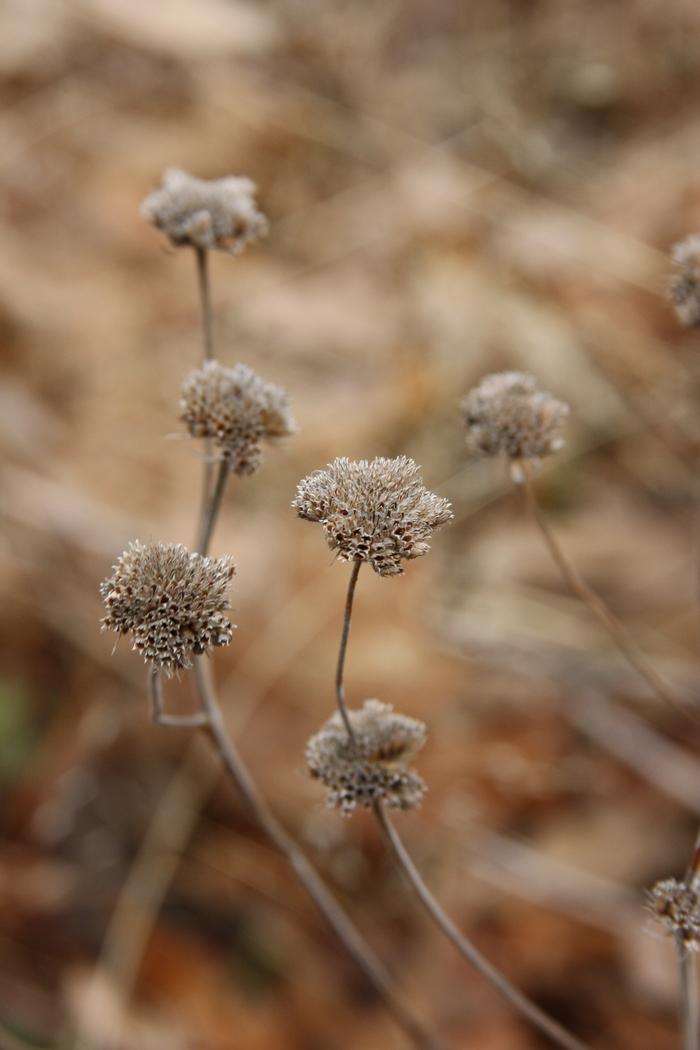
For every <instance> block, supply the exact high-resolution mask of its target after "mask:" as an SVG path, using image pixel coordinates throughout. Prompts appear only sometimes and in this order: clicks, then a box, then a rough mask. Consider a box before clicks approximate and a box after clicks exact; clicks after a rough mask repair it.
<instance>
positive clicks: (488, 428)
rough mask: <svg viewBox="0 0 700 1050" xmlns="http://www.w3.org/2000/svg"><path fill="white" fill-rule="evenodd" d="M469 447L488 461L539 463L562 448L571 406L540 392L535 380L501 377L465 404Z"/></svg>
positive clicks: (482, 386)
mask: <svg viewBox="0 0 700 1050" xmlns="http://www.w3.org/2000/svg"><path fill="white" fill-rule="evenodd" d="M460 408H461V410H462V413H463V415H464V422H465V425H466V428H467V442H468V444H469V445H470V447H471V448H473V449H474V450H475V451H478V452H482V453H484V455H487V456H507V457H508V458H509V459H511V460H515V459H529V460H539V459H541V458H542V457H543V456H549V455H551V453H553V452H557V451H558V450H559V449H560V448H561V447H562V445H563V444H564V439H563V437H562V435H561V430H562V427H563V425H564V421H565V420H566V417H567V416H568V414H569V406H568V405H567V404H565V403H564V402H563V401H557V399H556V398H554V397H552V395H551V394H548V393H547V392H546V391H545V390H540V389H538V386H537V380H536V379H535V378H534V376H531V375H527V374H525V373H523V372H497V373H495V374H494V375H489V376H486V378H485V379H482V381H481V382H480V383H479V385H478V386H477V387H474V389H473V390H470V392H469V393H468V394H467V396H466V397H465V398H464V399H463V400H462V402H461V404H460Z"/></svg>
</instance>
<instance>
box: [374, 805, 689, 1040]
mask: <svg viewBox="0 0 700 1050" xmlns="http://www.w3.org/2000/svg"><path fill="white" fill-rule="evenodd" d="M374 813H375V816H376V818H377V821H378V823H379V826H380V828H381V829H382V832H383V834H384V836H385V838H386V840H387V842H388V843H389V845H390V846H391V849H392V850H393V853H394V856H395V857H396V859H397V861H398V863H399V866H400V867H401V869H402V870H403V872H404V873H405V875H406V877H407V878H408V881H409V882H410V884H411V886H412V887H413V889H414V891H415V893H416V896H417V897H418V898H419V900H420V902H421V904H422V905H423V907H424V908H425V910H426V911H427V913H428V915H429V916H430V917H431V919H432V920H433V922H434V923H435V924H436V925H437V926H439V928H440V929H441V930H442V932H443V933H444V934H445V936H446V937H447V938H448V939H449V940H450V941H452V943H453V944H454V946H455V948H456V949H457V951H458V952H459V953H460V954H461V955H463V956H464V958H465V959H466V960H467V962H469V963H471V965H472V966H473V967H474V969H475V970H477V971H478V973H480V974H481V976H482V977H484V978H485V979H486V980H487V981H489V983H490V984H492V985H493V987H494V988H495V989H496V990H497V991H498V992H500V994H501V995H502V996H503V997H504V998H505V999H507V1000H508V1002H509V1003H510V1005H511V1006H512V1007H513V1008H514V1009H515V1010H517V1011H518V1013H520V1014H522V1016H523V1017H525V1018H527V1020H528V1021H530V1022H531V1024H533V1025H534V1026H535V1027H536V1028H538V1029H539V1030H540V1031H541V1032H542V1033H543V1034H544V1035H546V1036H548V1037H549V1038H550V1039H551V1040H552V1042H554V1043H557V1044H558V1045H559V1046H562V1047H565V1048H566V1050H586V1044H585V1043H582V1042H581V1040H580V1039H577V1038H576V1037H575V1036H573V1035H571V1034H570V1033H569V1032H567V1030H566V1029H565V1028H563V1027H562V1026H561V1025H560V1024H559V1023H558V1022H557V1021H555V1020H554V1018H552V1017H550V1016H549V1015H548V1014H546V1013H545V1012H544V1011H543V1010H541V1009H540V1008H539V1006H537V1005H536V1004H535V1003H533V1001H532V1000H531V999H529V998H528V997H527V996H526V995H524V994H523V993H522V992H521V991H519V990H518V989H517V988H516V987H515V986H514V985H513V984H511V983H510V981H509V980H508V979H507V978H506V977H504V976H503V974H502V973H500V972H499V971H498V970H497V969H496V968H495V966H493V965H492V964H491V963H490V962H489V961H488V959H486V958H485V957H484V956H483V955H482V954H481V952H480V951H479V949H478V948H476V947H475V946H474V945H473V944H472V943H471V941H470V940H468V939H467V938H466V937H465V936H464V934H463V933H462V932H461V931H460V930H459V929H458V928H457V926H456V925H455V924H454V922H453V921H452V919H451V918H450V917H449V915H448V914H447V913H446V912H445V910H444V909H443V907H442V906H441V905H440V904H439V902H438V901H437V900H436V899H435V897H434V896H433V895H432V893H431V892H430V890H429V889H428V887H427V886H426V884H425V882H424V881H423V878H422V876H421V874H420V872H419V871H418V869H417V868H416V866H415V864H414V863H413V861H412V860H411V857H410V855H409V853H408V851H407V849H406V847H405V846H404V844H403V842H402V841H401V838H400V836H399V833H398V831H397V830H396V828H395V827H394V825H393V824H392V823H391V821H390V820H389V817H388V816H387V814H386V811H385V809H384V807H383V806H382V804H381V802H375V804H374ZM694 1050H695V1048H694Z"/></svg>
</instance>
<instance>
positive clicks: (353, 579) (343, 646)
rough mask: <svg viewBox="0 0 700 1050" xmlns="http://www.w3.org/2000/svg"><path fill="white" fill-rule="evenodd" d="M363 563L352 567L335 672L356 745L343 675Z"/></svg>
mask: <svg viewBox="0 0 700 1050" xmlns="http://www.w3.org/2000/svg"><path fill="white" fill-rule="evenodd" d="M361 567H362V562H361V561H360V560H359V558H356V559H355V561H354V562H353V565H352V572H351V573H350V582H349V583H348V593H347V597H346V599H345V613H344V615H343V630H342V632H341V635H340V647H339V649H338V664H337V666H336V671H335V699H336V703H337V704H338V710H339V711H340V717H341V718H342V719H343V724H344V725H345V728H346V730H347V733H348V736H349V737H350V739H351V740H352V742H353V744H354V743H355V731H354V729H353V728H352V723H351V721H350V715H349V714H348V709H347V706H346V704H345V686H344V684H343V675H344V672H345V657H346V654H347V650H348V636H349V634H350V621H351V620H352V604H353V601H354V598H355V587H356V586H357V577H358V576H359V574H360V568H361Z"/></svg>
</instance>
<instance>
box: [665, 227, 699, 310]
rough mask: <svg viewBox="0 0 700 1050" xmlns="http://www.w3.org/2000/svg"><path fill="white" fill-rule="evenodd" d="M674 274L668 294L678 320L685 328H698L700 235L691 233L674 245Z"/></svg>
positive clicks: (672, 256)
mask: <svg viewBox="0 0 700 1050" xmlns="http://www.w3.org/2000/svg"><path fill="white" fill-rule="evenodd" d="M671 258H672V260H673V266H674V272H673V274H672V276H671V278H670V280H669V283H668V294H669V298H670V300H671V302H672V303H673V305H674V307H675V310H676V315H677V317H678V320H679V321H680V323H681V324H682V325H684V327H686V328H698V327H700V234H699V233H691V234H690V235H689V236H688V237H686V238H685V239H684V240H682V241H679V242H678V244H674V246H673V250H672V252H671Z"/></svg>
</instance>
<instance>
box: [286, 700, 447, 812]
mask: <svg viewBox="0 0 700 1050" xmlns="http://www.w3.org/2000/svg"><path fill="white" fill-rule="evenodd" d="M348 715H349V718H350V724H351V726H352V729H353V733H354V736H355V739H354V740H351V739H350V737H349V736H348V733H347V730H346V728H345V725H344V724H343V720H342V718H341V716H340V713H338V712H336V714H334V715H333V716H332V717H331V718H329V719H328V721H327V722H326V724H325V725H324V726H323V728H322V729H321V730H320V732H318V733H317V734H316V735H315V736H313V737H311V739H310V740H309V742H308V744H307V746H306V764H307V767H308V770H309V773H310V775H311V776H312V777H315V778H317V779H318V780H320V781H321V783H323V784H325V785H326V787H328V788H330V791H329V793H328V804H329V806H337V807H338V808H339V809H340V810H341V812H342V813H343V814H344V815H346V816H349V815H350V814H351V813H352V812H353V810H354V809H355V808H356V807H357V806H371V805H372V804H373V803H374V802H384V803H385V804H386V805H387V806H390V807H392V808H394V809H412V808H413V807H415V806H417V805H418V804H419V803H420V801H421V799H422V797H423V794H424V793H425V783H424V781H423V780H422V778H421V777H420V776H419V775H418V774H417V773H415V772H413V770H411V769H410V768H409V766H408V763H409V762H410V760H411V759H412V758H413V756H414V755H415V754H416V752H417V751H419V750H420V748H421V747H422V746H423V744H424V743H425V740H426V728H425V726H424V724H423V723H422V722H419V721H417V720H416V719H415V718H407V717H406V716H405V715H398V714H394V712H393V710H392V708H391V706H390V705H389V704H383V703H382V702H381V701H380V700H365V702H364V705H363V706H362V708H361V709H360V710H358V711H349V712H348Z"/></svg>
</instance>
